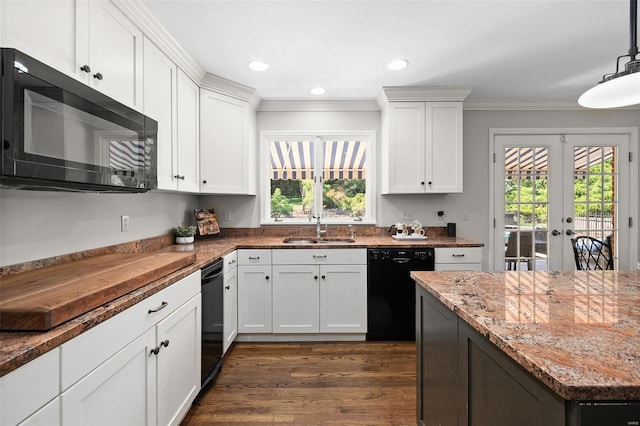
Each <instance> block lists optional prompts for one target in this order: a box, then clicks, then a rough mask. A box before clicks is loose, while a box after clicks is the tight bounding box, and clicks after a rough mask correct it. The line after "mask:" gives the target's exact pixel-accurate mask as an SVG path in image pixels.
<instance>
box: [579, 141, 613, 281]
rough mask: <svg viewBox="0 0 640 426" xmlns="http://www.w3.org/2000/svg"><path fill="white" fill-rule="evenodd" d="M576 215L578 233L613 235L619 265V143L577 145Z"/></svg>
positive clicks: (605, 237) (601, 236)
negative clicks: (616, 145) (616, 144)
mask: <svg viewBox="0 0 640 426" xmlns="http://www.w3.org/2000/svg"><path fill="white" fill-rule="evenodd" d="M573 151H574V165H573V168H574V217H573V223H574V226H573V230H574V232H575V233H576V235H586V236H590V237H593V238H597V239H599V240H602V241H604V240H606V239H609V240H610V243H611V247H612V252H613V254H614V260H613V265H614V269H618V266H617V265H618V263H617V258H618V256H617V254H616V253H617V250H616V241H617V237H618V226H617V220H616V216H617V210H618V202H619V199H618V194H617V189H616V188H617V181H618V175H619V172H618V164H617V159H618V155H617V151H618V148H617V147H612V146H576V147H574V150H573Z"/></svg>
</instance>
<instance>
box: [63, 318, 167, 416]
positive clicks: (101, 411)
mask: <svg viewBox="0 0 640 426" xmlns="http://www.w3.org/2000/svg"><path fill="white" fill-rule="evenodd" d="M155 343H156V335H155V330H154V329H149V330H148V331H147V332H146V333H144V334H143V335H141V336H140V337H138V338H137V339H136V340H134V341H133V342H132V343H130V344H129V345H127V346H126V347H125V348H123V349H122V350H121V351H120V352H118V353H117V354H116V355H114V356H113V357H112V358H110V359H109V360H108V361H106V362H105V363H103V364H102V365H101V366H100V367H98V368H96V369H95V370H94V371H92V372H91V373H90V374H88V375H87V376H86V377H84V378H83V379H82V380H80V381H79V382H78V383H76V384H75V385H73V386H71V387H70V388H69V389H68V390H67V391H65V392H63V393H62V395H61V401H62V425H63V426H66V425H68V426H80V425H91V426H96V425H155V424H156V423H157V422H156V416H155V406H156V403H155V401H156V362H157V358H156V357H155V356H153V355H152V354H151V351H152V350H153V349H154V348H155V346H156V345H155Z"/></svg>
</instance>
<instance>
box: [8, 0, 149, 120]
mask: <svg viewBox="0 0 640 426" xmlns="http://www.w3.org/2000/svg"><path fill="white" fill-rule="evenodd" d="M1 7H2V11H1V12H2V44H3V46H4V47H13V48H16V49H18V50H21V51H23V52H25V53H26V54H28V55H31V56H33V57H35V58H36V59H38V60H40V61H42V62H44V63H45V64H47V65H49V66H51V67H53V68H56V69H57V70H59V71H61V72H63V73H65V74H68V75H70V76H72V77H74V78H77V79H78V80H81V81H83V82H84V83H86V84H88V85H90V86H91V87H93V88H95V89H97V90H99V91H101V92H102V93H104V94H106V95H108V96H110V97H112V98H114V99H116V100H117V101H119V102H121V103H123V104H125V105H127V106H129V107H131V108H135V109H137V110H142V102H143V96H142V90H143V89H142V78H143V77H142V43H143V41H142V37H143V35H142V32H141V31H140V30H138V28H136V26H135V25H133V23H132V22H131V21H130V20H129V19H128V18H127V17H126V16H125V15H124V14H123V13H122V12H120V11H119V10H118V9H117V8H116V7H115V6H114V5H113V4H112V3H110V2H108V1H87V0H60V1H38V0H28V1H3V2H2V6H1Z"/></svg>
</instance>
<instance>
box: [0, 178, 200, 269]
mask: <svg viewBox="0 0 640 426" xmlns="http://www.w3.org/2000/svg"><path fill="white" fill-rule="evenodd" d="M196 207H197V197H196V196H194V195H181V194H165V193H158V192H153V191H152V192H147V193H144V194H96V193H91V194H85V193H66V192H42V191H25V190H17V189H0V266H6V265H13V264H15V263H21V262H27V261H31V260H37V259H42V258H46V257H51V256H57V255H62V254H67V253H73V252H77V251H82V250H88V249H93V248H98V247H104V246H109V245H112V244H119V243H124V242H128V241H134V240H139V239H142V238H149V237H155V236H158V235H162V234H165V233H167V232H169V229H170V228H171V227H173V226H176V225H179V224H181V223H195V219H194V217H193V209H194V208H196ZM121 215H128V216H129V219H130V225H129V231H127V232H121V231H120V216H121Z"/></svg>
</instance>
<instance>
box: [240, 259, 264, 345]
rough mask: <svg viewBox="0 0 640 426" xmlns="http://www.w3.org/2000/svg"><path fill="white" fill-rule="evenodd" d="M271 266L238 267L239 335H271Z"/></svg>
mask: <svg viewBox="0 0 640 426" xmlns="http://www.w3.org/2000/svg"><path fill="white" fill-rule="evenodd" d="M272 330H273V327H272V320H271V264H269V265H259V266H243V265H239V266H238V333H271V332H272Z"/></svg>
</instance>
